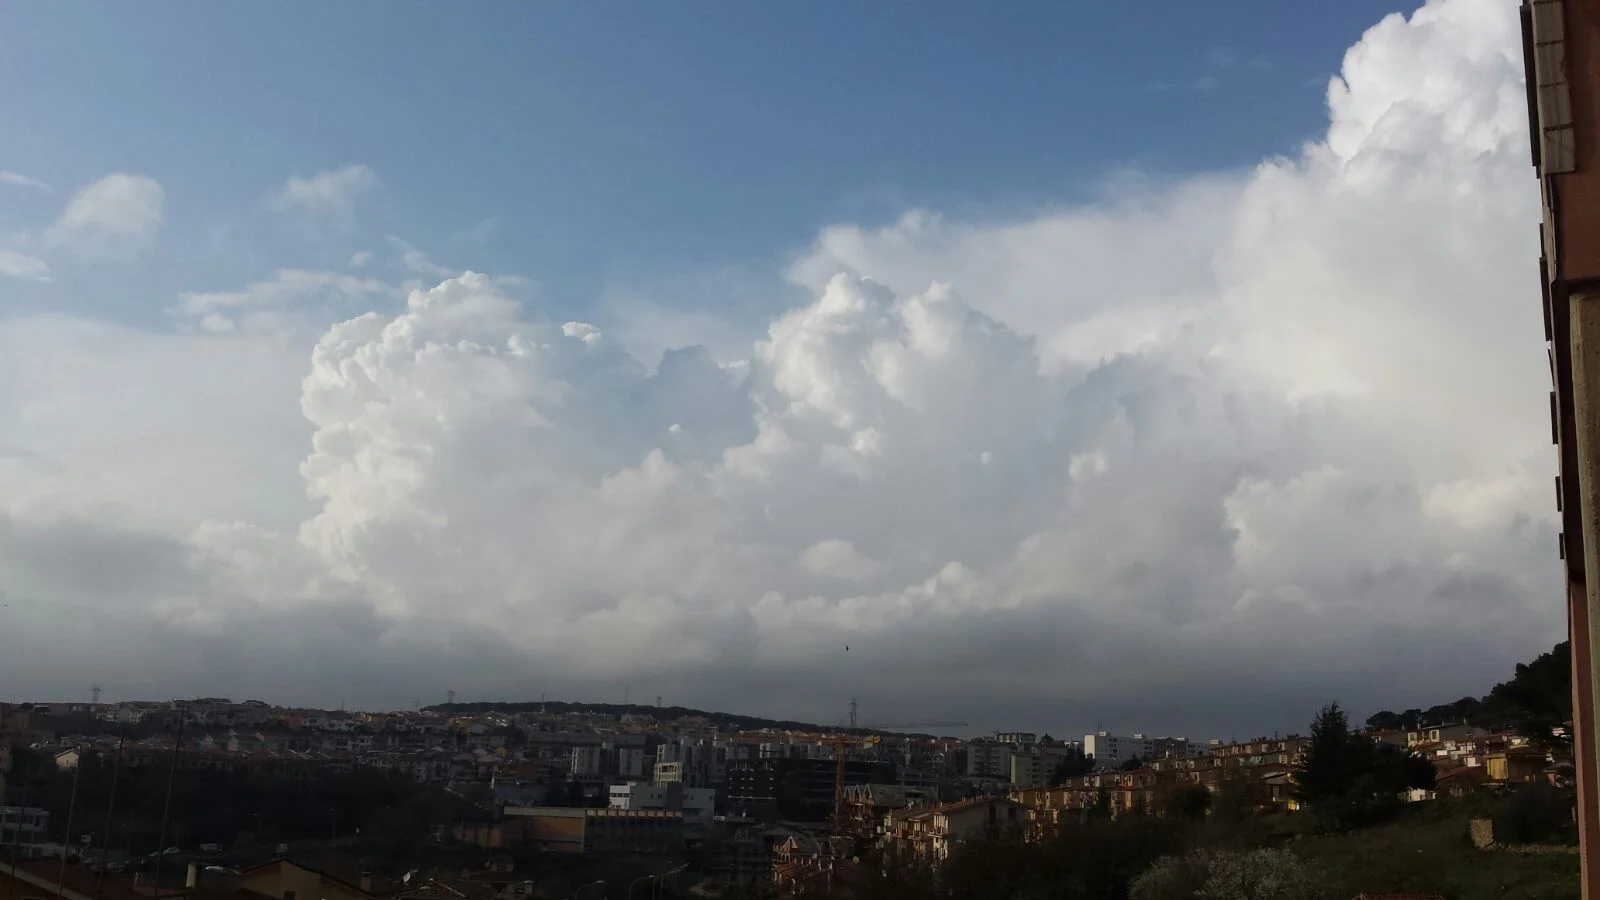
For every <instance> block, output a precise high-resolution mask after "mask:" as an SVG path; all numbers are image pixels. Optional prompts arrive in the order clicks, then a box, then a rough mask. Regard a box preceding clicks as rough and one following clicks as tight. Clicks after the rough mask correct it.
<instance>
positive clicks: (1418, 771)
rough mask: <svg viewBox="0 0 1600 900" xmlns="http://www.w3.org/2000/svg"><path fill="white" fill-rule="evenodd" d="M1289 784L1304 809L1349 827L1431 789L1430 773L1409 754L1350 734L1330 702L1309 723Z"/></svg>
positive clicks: (1425, 764)
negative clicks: (1414, 793) (1306, 739)
mask: <svg viewBox="0 0 1600 900" xmlns="http://www.w3.org/2000/svg"><path fill="white" fill-rule="evenodd" d="M1295 781H1296V784H1297V785H1298V794H1299V797H1300V799H1301V800H1302V801H1303V802H1304V803H1306V805H1308V806H1310V807H1311V808H1312V809H1313V810H1314V811H1317V812H1319V813H1321V814H1323V815H1325V816H1327V817H1328V818H1329V820H1330V821H1332V822H1334V823H1336V824H1338V825H1339V826H1341V827H1349V826H1354V825H1368V824H1372V823H1374V822H1378V821H1382V820H1383V819H1384V818H1386V817H1388V816H1389V815H1391V814H1393V813H1394V812H1395V811H1396V809H1398V807H1399V804H1400V794H1401V793H1402V792H1403V791H1406V790H1408V789H1411V788H1431V787H1433V781H1434V769H1433V764H1432V763H1430V762H1428V761H1427V760H1426V759H1425V758H1423V757H1421V756H1418V755H1417V754H1415V753H1412V752H1410V751H1407V750H1404V749H1402V748H1400V747H1396V746H1394V745H1392V744H1384V743H1379V742H1377V741H1374V740H1372V739H1370V738H1368V737H1365V736H1363V735H1360V734H1355V733H1353V732H1352V731H1351V730H1350V723H1349V721H1348V720H1347V719H1346V718H1345V714H1344V710H1342V709H1340V708H1339V704H1337V703H1330V704H1329V705H1327V706H1324V707H1323V708H1322V709H1321V710H1320V711H1319V712H1318V713H1317V718H1316V719H1315V720H1314V721H1313V722H1312V723H1311V738H1310V741H1309V742H1308V743H1307V745H1306V752H1305V757H1304V758H1303V760H1302V761H1301V763H1300V767H1299V769H1298V770H1297V772H1296V773H1295Z"/></svg>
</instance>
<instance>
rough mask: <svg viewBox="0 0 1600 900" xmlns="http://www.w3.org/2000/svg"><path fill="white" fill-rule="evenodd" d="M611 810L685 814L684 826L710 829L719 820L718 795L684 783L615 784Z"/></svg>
mask: <svg viewBox="0 0 1600 900" xmlns="http://www.w3.org/2000/svg"><path fill="white" fill-rule="evenodd" d="M607 801H608V803H609V805H610V808H611V809H659V810H669V811H672V812H681V813H683V824H684V825H686V826H691V827H706V828H709V827H710V826H711V824H712V822H713V821H714V820H715V818H716V803H717V792H716V790H714V789H712V788H693V787H685V786H684V785H683V784H681V783H673V784H645V783H643V782H639V781H631V782H628V783H627V784H614V785H612V786H611V791H610V793H609V794H608V796H607Z"/></svg>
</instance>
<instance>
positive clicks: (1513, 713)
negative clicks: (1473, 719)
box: [1479, 641, 1572, 744]
mask: <svg viewBox="0 0 1600 900" xmlns="http://www.w3.org/2000/svg"><path fill="white" fill-rule="evenodd" d="M1483 706H1484V708H1483V710H1482V712H1481V714H1480V716H1479V720H1480V721H1482V722H1483V723H1484V724H1488V725H1512V726H1514V727H1516V728H1517V730H1518V731H1521V732H1522V733H1523V734H1526V735H1527V736H1528V737H1530V738H1532V739H1534V740H1535V741H1538V742H1540V743H1543V744H1550V743H1555V742H1556V741H1555V739H1554V737H1553V735H1552V733H1551V732H1552V730H1553V729H1554V728H1555V727H1556V726H1557V725H1562V724H1564V723H1565V722H1566V721H1567V720H1568V719H1570V718H1572V644H1571V643H1570V642H1568V641H1562V642H1561V643H1559V644H1557V645H1555V646H1554V647H1552V648H1550V651H1549V652H1548V653H1541V654H1540V655H1539V656H1537V657H1535V658H1534V660H1533V661H1532V662H1529V663H1518V664H1517V668H1516V670H1515V672H1514V674H1513V676H1512V678H1511V680H1510V681H1505V682H1501V683H1500V684H1497V685H1495V686H1494V688H1493V689H1492V690H1490V691H1489V696H1487V697H1485V698H1484V704H1483Z"/></svg>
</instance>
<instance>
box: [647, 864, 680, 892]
mask: <svg viewBox="0 0 1600 900" xmlns="http://www.w3.org/2000/svg"><path fill="white" fill-rule="evenodd" d="M687 868H689V864H688V863H684V864H683V865H681V866H679V867H677V868H676V869H673V870H671V871H668V872H662V873H661V874H660V875H658V876H656V883H655V884H653V885H651V886H650V888H651V893H653V894H655V895H657V896H661V897H665V896H666V894H667V888H666V886H665V885H663V884H662V883H661V882H662V879H666V878H671V877H672V876H674V875H676V874H678V873H679V872H682V871H683V870H684V869H687Z"/></svg>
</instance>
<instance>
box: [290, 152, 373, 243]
mask: <svg viewBox="0 0 1600 900" xmlns="http://www.w3.org/2000/svg"><path fill="white" fill-rule="evenodd" d="M381 183H382V182H380V181H379V180H378V174H377V173H376V172H374V171H372V169H371V168H369V167H367V166H363V165H349V166H345V167H344V168H342V169H333V170H330V171H327V172H318V173H317V174H316V175H312V176H310V177H301V176H298V175H297V176H295V177H293V178H290V179H289V180H288V181H287V182H285V183H284V185H283V187H281V188H279V189H278V190H277V191H276V192H274V193H273V195H272V196H271V197H269V198H268V200H267V206H268V207H269V208H270V209H273V210H276V211H278V212H283V213H291V214H294V215H298V216H301V217H303V219H304V221H305V222H306V223H307V224H308V225H310V226H312V227H314V228H318V229H334V230H340V231H345V230H349V229H350V228H352V227H354V225H355V219H356V202H357V201H358V200H359V199H360V198H361V197H362V196H363V195H365V194H368V193H370V192H371V191H373V190H375V189H376V188H377V187H378V186H379V185H380V184H381Z"/></svg>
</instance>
